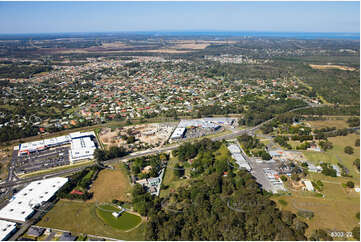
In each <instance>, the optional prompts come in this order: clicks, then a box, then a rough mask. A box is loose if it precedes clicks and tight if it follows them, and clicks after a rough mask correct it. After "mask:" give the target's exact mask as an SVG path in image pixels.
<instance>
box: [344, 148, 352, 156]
mask: <svg viewBox="0 0 361 242" xmlns="http://www.w3.org/2000/svg"><path fill="white" fill-rule="evenodd" d="M344 152H345V153H346V154H349V155H352V154H353V148H352V147H351V146H346V147H345V149H344Z"/></svg>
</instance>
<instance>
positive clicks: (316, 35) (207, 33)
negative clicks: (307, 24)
mask: <svg viewBox="0 0 361 242" xmlns="http://www.w3.org/2000/svg"><path fill="white" fill-rule="evenodd" d="M139 33H143V34H146V33H147V32H139ZM149 33H153V34H156V35H159V36H161V35H166V36H172V35H174V36H175V35H185V36H192V35H204V36H222V37H225V36H230V37H237V36H240V37H278V38H294V39H360V33H314V32H312V33H310V32H236V31H234V32H233V31H232V32H231V31H229V32H224V31H214V32H211V31H199V32H195V31H189V32H186V31H185V32H148V34H149Z"/></svg>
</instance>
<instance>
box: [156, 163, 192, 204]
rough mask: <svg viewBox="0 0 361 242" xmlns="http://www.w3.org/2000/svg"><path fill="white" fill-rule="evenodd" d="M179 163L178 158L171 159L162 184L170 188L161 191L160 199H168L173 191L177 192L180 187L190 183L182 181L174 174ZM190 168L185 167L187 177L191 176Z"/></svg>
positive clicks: (186, 180) (185, 180)
mask: <svg viewBox="0 0 361 242" xmlns="http://www.w3.org/2000/svg"><path fill="white" fill-rule="evenodd" d="M177 163H178V158H177V157H171V158H170V159H169V161H168V165H167V169H166V170H165V174H164V178H163V182H162V184H163V185H165V186H169V187H168V188H167V189H161V190H160V194H159V196H160V197H167V196H168V195H169V193H170V192H171V191H173V190H176V189H177V188H178V187H181V186H183V185H185V184H187V183H188V180H189V179H180V178H178V177H176V176H175V174H174V169H173V168H174V166H175V165H176V164H177ZM189 172H190V168H187V167H185V175H189Z"/></svg>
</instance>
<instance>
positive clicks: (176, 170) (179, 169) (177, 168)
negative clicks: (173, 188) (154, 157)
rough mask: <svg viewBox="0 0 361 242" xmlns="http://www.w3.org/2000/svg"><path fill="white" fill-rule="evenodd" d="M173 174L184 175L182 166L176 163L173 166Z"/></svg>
mask: <svg viewBox="0 0 361 242" xmlns="http://www.w3.org/2000/svg"><path fill="white" fill-rule="evenodd" d="M174 175H175V176H176V177H178V178H179V177H182V176H184V168H183V166H181V165H179V164H178V163H177V164H176V165H175V166H174Z"/></svg>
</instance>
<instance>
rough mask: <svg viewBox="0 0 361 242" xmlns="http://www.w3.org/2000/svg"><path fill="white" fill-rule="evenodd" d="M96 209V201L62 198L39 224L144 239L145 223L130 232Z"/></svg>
mask: <svg viewBox="0 0 361 242" xmlns="http://www.w3.org/2000/svg"><path fill="white" fill-rule="evenodd" d="M96 210H97V208H96V206H95V203H85V202H80V201H67V200H60V201H59V202H58V203H57V204H56V205H55V206H54V208H52V209H51V210H50V211H49V212H48V213H47V214H46V215H45V216H44V217H43V218H42V219H41V221H40V222H39V223H38V224H37V225H39V226H43V227H49V228H56V229H63V230H68V231H72V232H74V233H85V234H91V235H97V236H105V237H110V238H115V239H119V240H144V238H145V234H144V233H145V224H144V223H142V224H140V225H139V226H138V227H137V228H135V229H134V230H131V231H129V232H126V231H121V230H118V229H114V227H112V226H111V225H109V224H107V223H105V222H104V221H103V220H102V219H101V218H99V217H98V215H97V211H96Z"/></svg>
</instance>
